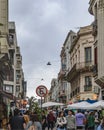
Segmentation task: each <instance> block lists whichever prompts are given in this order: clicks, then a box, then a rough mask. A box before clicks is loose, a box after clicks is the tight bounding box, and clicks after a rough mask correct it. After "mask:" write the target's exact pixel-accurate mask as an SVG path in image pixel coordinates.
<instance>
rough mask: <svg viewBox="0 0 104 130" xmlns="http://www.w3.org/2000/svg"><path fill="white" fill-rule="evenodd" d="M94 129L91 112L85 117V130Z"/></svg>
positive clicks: (93, 118) (93, 119)
mask: <svg viewBox="0 0 104 130" xmlns="http://www.w3.org/2000/svg"><path fill="white" fill-rule="evenodd" d="M94 129H95V116H94V112H93V111H91V112H90V113H89V115H88V117H87V130H94Z"/></svg>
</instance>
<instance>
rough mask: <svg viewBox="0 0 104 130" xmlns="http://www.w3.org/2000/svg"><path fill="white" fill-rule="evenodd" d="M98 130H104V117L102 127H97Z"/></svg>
mask: <svg viewBox="0 0 104 130" xmlns="http://www.w3.org/2000/svg"><path fill="white" fill-rule="evenodd" d="M97 130H104V117H103V119H102V120H101V123H100V125H99V126H98V127H97Z"/></svg>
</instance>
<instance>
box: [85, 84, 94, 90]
mask: <svg viewBox="0 0 104 130" xmlns="http://www.w3.org/2000/svg"><path fill="white" fill-rule="evenodd" d="M84 91H92V85H84Z"/></svg>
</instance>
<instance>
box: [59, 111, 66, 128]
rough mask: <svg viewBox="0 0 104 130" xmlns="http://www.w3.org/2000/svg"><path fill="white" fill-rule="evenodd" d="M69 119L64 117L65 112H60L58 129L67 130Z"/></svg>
mask: <svg viewBox="0 0 104 130" xmlns="http://www.w3.org/2000/svg"><path fill="white" fill-rule="evenodd" d="M66 123H67V120H66V118H65V117H64V113H63V112H59V116H58V117H57V130H66Z"/></svg>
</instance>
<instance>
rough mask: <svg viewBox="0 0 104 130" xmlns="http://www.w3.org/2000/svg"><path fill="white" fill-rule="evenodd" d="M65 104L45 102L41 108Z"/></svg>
mask: <svg viewBox="0 0 104 130" xmlns="http://www.w3.org/2000/svg"><path fill="white" fill-rule="evenodd" d="M64 105H65V104H63V103H59V102H45V103H43V104H42V107H51V106H64Z"/></svg>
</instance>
